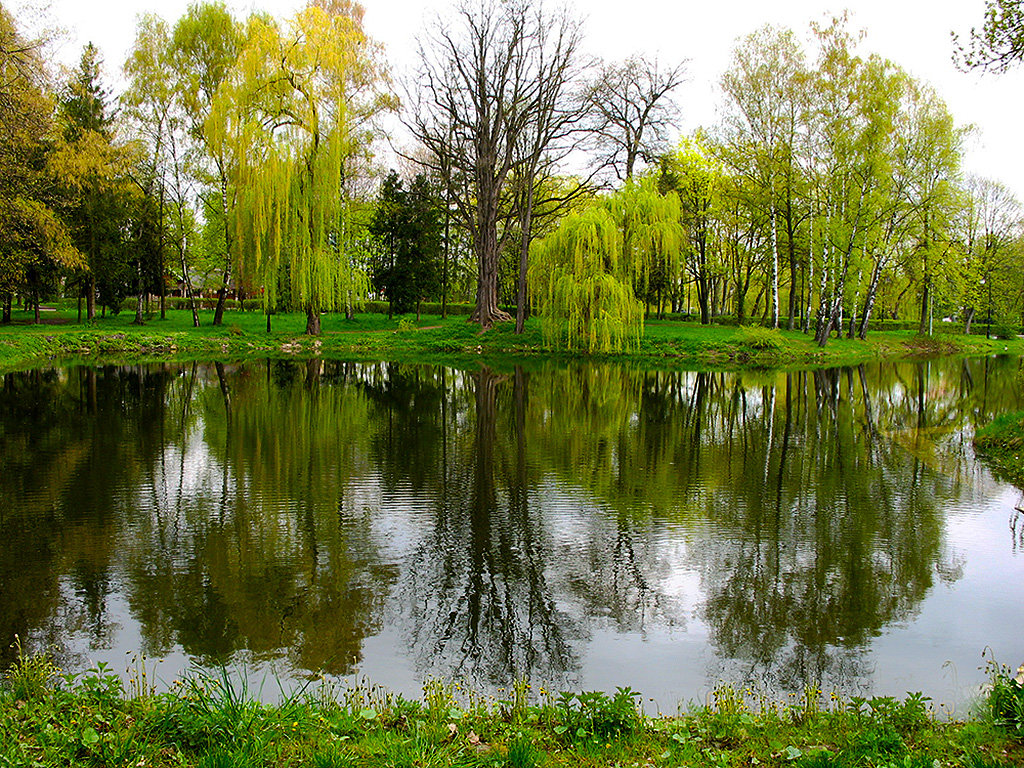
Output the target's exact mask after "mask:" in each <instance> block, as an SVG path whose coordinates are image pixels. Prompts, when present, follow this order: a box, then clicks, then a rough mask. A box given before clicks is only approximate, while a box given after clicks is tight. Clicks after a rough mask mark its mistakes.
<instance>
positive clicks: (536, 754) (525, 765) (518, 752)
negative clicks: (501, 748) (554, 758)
mask: <svg viewBox="0 0 1024 768" xmlns="http://www.w3.org/2000/svg"><path fill="white" fill-rule="evenodd" d="M543 756H544V753H543V752H541V751H540V750H539V749H538V748H537V746H536V745H535V744H534V743H533V741H532V740H531V739H530V737H529V736H527V735H526V734H524V733H518V734H516V736H515V737H514V738H513V739H512V740H511V741H510V742H509V743H508V766H509V768H536V766H537V765H539V764H540V761H541V758H542V757H543Z"/></svg>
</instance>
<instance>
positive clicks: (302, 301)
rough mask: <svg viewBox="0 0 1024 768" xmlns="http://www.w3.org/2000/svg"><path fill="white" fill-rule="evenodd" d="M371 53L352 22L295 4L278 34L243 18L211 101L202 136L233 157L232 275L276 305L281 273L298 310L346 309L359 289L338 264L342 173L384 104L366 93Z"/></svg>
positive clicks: (372, 76) (359, 279)
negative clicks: (241, 35)
mask: <svg viewBox="0 0 1024 768" xmlns="http://www.w3.org/2000/svg"><path fill="white" fill-rule="evenodd" d="M372 52H373V46H372V45H370V44H369V42H368V41H367V39H366V37H365V35H364V34H363V31H362V28H361V24H360V19H359V15H358V13H356V12H355V11H352V12H344V11H343V12H330V11H328V10H325V9H324V8H321V7H319V6H316V5H310V6H307V7H306V8H305V9H303V10H301V11H300V12H299V13H298V14H296V16H295V17H293V19H292V20H291V21H290V22H289V24H288V27H287V28H285V29H282V28H281V27H280V26H279V25H278V24H277V23H275V22H274V21H272V20H269V19H265V18H261V17H255V18H254V19H253V20H252V21H251V28H250V32H249V38H248V42H247V45H246V48H245V50H243V52H242V54H241V56H240V57H239V60H238V63H237V65H236V71H235V73H234V75H233V77H232V78H231V79H230V80H229V81H228V83H227V85H226V86H225V87H223V88H222V89H221V92H220V93H219V94H218V101H217V104H216V105H215V107H214V111H213V116H212V119H211V122H210V124H209V125H208V131H210V132H213V133H215V134H217V135H221V136H222V138H223V140H224V141H226V142H230V143H232V144H234V145H235V151H234V156H235V157H237V158H239V167H238V170H237V175H238V181H239V183H238V185H237V186H238V190H239V193H238V194H239V199H238V206H237V207H236V212H237V216H236V222H235V225H236V231H237V233H238V236H237V238H236V248H237V253H236V257H237V258H238V261H239V264H240V267H241V270H242V273H243V276H244V277H245V278H247V279H248V280H250V281H251V282H253V283H254V284H257V285H263V286H265V291H264V302H265V303H266V305H267V306H268V307H270V306H273V305H274V304H275V303H276V289H277V277H278V275H279V273H280V272H281V270H282V267H283V266H284V265H287V267H288V277H289V280H290V287H291V294H292V297H293V299H294V300H295V301H296V302H297V303H298V304H299V305H300V306H301V307H302V308H303V309H305V310H306V311H307V312H309V313H319V312H321V311H324V310H327V309H337V308H342V307H346V308H347V307H350V306H351V305H352V304H353V303H354V302H358V301H361V300H362V298H363V297H364V296H365V294H366V291H367V289H368V280H367V278H366V275H365V274H364V273H363V272H362V271H361V270H360V269H359V268H358V266H357V265H356V264H355V263H354V260H353V259H351V258H350V257H349V254H348V250H347V248H346V244H347V241H348V238H347V236H346V235H347V233H346V232H345V229H346V225H347V222H348V216H347V215H346V212H347V211H346V209H347V207H348V201H347V199H346V195H345V191H344V180H345V178H346V170H347V168H346V164H347V163H348V162H349V161H350V160H351V159H352V158H353V157H354V156H355V155H356V154H357V153H358V152H359V151H360V150H361V149H362V142H363V137H362V134H361V133H360V125H361V124H362V123H364V122H365V121H366V120H368V119H369V118H370V117H372V115H373V114H374V113H375V112H377V111H379V110H381V109H384V108H387V107H389V106H390V105H391V102H390V100H389V99H388V98H387V97H386V96H382V95H381V94H380V93H379V92H378V91H377V85H378V82H379V80H380V73H379V72H378V70H377V68H376V65H375V63H374V60H373V57H372Z"/></svg>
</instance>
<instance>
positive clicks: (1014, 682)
mask: <svg viewBox="0 0 1024 768" xmlns="http://www.w3.org/2000/svg"><path fill="white" fill-rule="evenodd" d="M986 667H987V668H988V672H989V685H990V688H989V692H988V695H987V696H986V697H985V704H986V705H987V709H988V711H989V713H990V714H991V716H992V719H993V721H994V722H995V723H996V724H997V725H999V726H1000V727H1002V728H1005V729H1006V730H1007V731H1009V732H1010V734H1011V735H1012V736H1013V738H1015V739H1018V740H1024V665H1021V667H1020V669H1018V670H1017V676H1016V677H1014V676H1013V675H1012V673H1011V671H1010V668H1009V667H1006V666H1003V665H1001V664H997V663H996V662H995V661H993V660H989V661H988V662H986Z"/></svg>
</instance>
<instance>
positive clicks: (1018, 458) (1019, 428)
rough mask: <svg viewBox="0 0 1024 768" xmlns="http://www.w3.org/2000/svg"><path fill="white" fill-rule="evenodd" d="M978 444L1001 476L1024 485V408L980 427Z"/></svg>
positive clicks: (1021, 486)
mask: <svg viewBox="0 0 1024 768" xmlns="http://www.w3.org/2000/svg"><path fill="white" fill-rule="evenodd" d="M974 445H975V447H976V448H977V449H978V453H979V454H980V455H981V456H982V457H983V458H984V459H985V462H986V463H987V464H988V465H989V466H990V467H991V468H992V470H993V471H994V472H995V474H996V475H997V476H999V477H1001V478H1002V479H1004V480H1006V481H1008V482H1011V483H1013V484H1014V485H1016V486H1017V487H1019V488H1024V411H1018V412H1017V413H1007V414H1003V415H1001V416H999V417H997V418H996V419H995V420H994V421H993V422H992V423H991V424H988V425H987V426H985V427H983V428H982V429H979V430H978V432H977V433H976V434H975V436H974Z"/></svg>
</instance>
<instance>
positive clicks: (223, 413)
mask: <svg viewBox="0 0 1024 768" xmlns="http://www.w3.org/2000/svg"><path fill="white" fill-rule="evenodd" d="M353 370H354V369H353V368H352V367H350V366H346V365H344V364H334V365H327V366H326V369H325V366H324V365H323V364H322V363H320V362H319V361H313V363H311V364H292V363H269V362H268V363H267V364H266V366H257V365H248V366H244V367H242V368H240V369H238V370H225V369H224V367H223V366H221V365H219V364H218V365H217V366H216V384H214V383H212V382H207V383H206V385H205V386H201V387H198V388H197V391H196V395H195V398H196V399H195V402H194V403H192V404H188V403H186V407H189V408H195V409H197V410H198V411H199V412H200V417H201V422H202V425H203V429H204V434H203V438H204V443H205V446H204V448H203V449H202V451H209V452H210V453H211V454H212V458H211V457H204V456H203V455H202V451H198V453H199V455H196V456H194V457H193V456H191V455H187V454H186V453H185V452H183V453H182V455H181V457H180V461H181V462H182V463H183V464H185V463H188V462H190V461H194V462H195V463H196V465H197V467H198V469H197V470H195V471H198V472H200V473H201V474H200V476H199V477H197V478H195V479H194V480H193V482H192V484H191V485H190V486H188V485H187V484H186V485H182V486H179V487H178V488H175V489H172V490H169V491H168V494H169V495H170V496H172V497H174V499H175V501H174V503H173V504H169V505H167V509H166V510H165V512H164V513H163V515H164V516H163V517H161V516H153V517H151V518H150V519H149V520H148V521H147V523H148V525H147V526H145V527H142V528H141V529H140V531H139V532H138V535H139V539H140V541H139V543H138V545H137V546H136V548H135V549H134V550H133V554H132V566H131V573H132V606H133V610H134V611H135V612H136V613H137V615H139V616H140V619H141V622H142V625H143V634H144V637H145V639H146V640H147V642H148V643H149V645H150V647H149V648H148V649H147V650H149V651H150V652H159V651H161V650H163V649H165V648H166V647H167V646H168V645H169V644H170V642H172V641H177V642H179V643H180V644H181V645H182V646H183V647H184V649H185V650H186V651H187V652H189V653H191V654H195V655H197V656H199V657H201V658H205V659H217V660H223V659H224V658H226V657H227V656H228V655H229V654H230V653H231V652H233V651H235V650H240V649H246V650H248V651H250V652H252V653H253V654H254V655H255V656H256V657H257V658H260V657H273V656H275V655H278V654H279V653H281V652H282V651H283V650H284V649H290V653H291V656H292V661H293V662H294V663H295V664H296V665H297V666H298V667H299V668H301V669H306V670H315V669H324V670H325V671H328V672H333V673H345V672H348V671H350V669H351V667H352V664H353V663H354V662H356V661H358V659H359V657H360V653H361V645H362V640H363V638H364V637H365V636H366V635H367V634H371V633H372V632H373V631H375V629H376V626H377V623H376V622H377V619H376V615H377V613H378V611H379V607H380V605H381V603H382V601H383V599H384V597H385V596H386V591H387V584H388V582H389V581H390V580H391V579H392V578H393V573H392V572H391V571H390V570H389V568H388V567H386V566H384V565H382V564H381V562H380V558H379V556H378V555H377V553H376V552H374V551H371V550H370V548H369V544H368V542H369V540H370V537H369V535H368V533H367V530H366V529H367V527H368V525H369V522H370V521H369V520H368V519H367V515H366V513H365V512H364V511H362V510H361V509H356V508H354V507H355V502H354V501H353V502H351V503H349V502H346V496H347V491H348V486H349V479H350V478H351V477H352V476H353V475H354V474H357V473H361V472H365V471H366V467H367V458H366V444H365V437H366V432H367V429H366V426H367V425H366V401H365V398H363V397H362V396H361V395H360V394H359V391H358V388H356V387H355V386H350V385H348V384H346V383H345V382H346V380H347V377H348V376H349V375H350V374H351V373H352V372H353ZM207 373H209V372H207ZM203 473H205V474H203ZM182 474H183V475H185V474H187V472H185V471H183V473H182ZM214 474H218V475H219V481H217V479H215V477H214V476H213V475H214Z"/></svg>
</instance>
